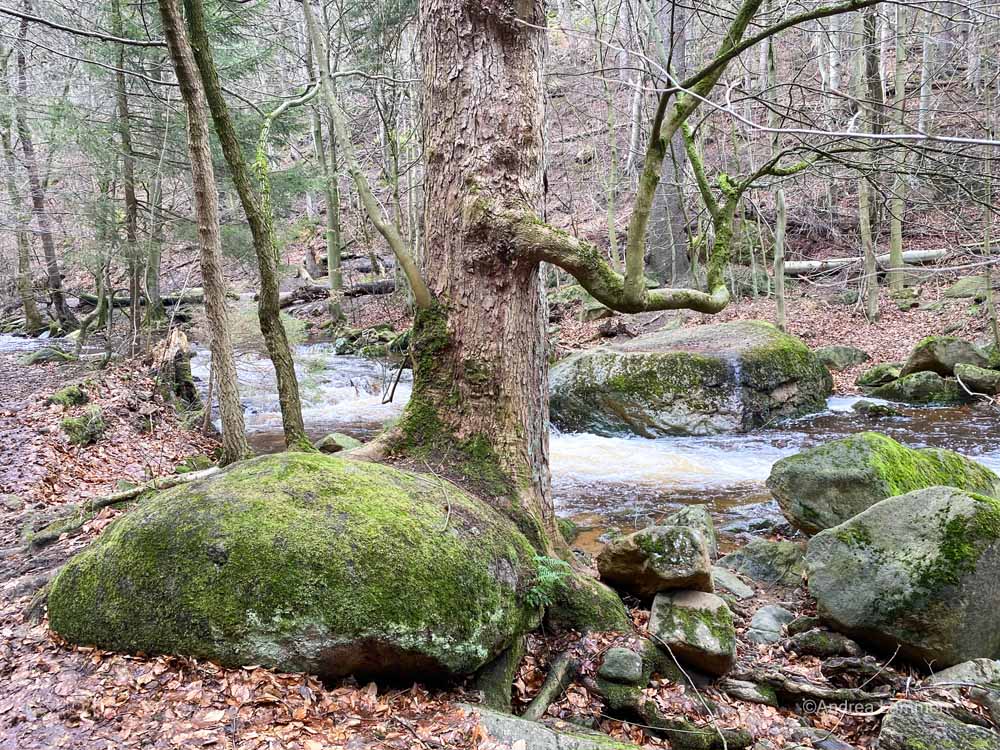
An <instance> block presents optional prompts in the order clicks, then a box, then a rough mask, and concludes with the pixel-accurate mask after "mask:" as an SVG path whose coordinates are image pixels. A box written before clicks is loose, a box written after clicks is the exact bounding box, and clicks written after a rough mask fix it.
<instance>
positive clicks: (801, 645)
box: [785, 628, 863, 659]
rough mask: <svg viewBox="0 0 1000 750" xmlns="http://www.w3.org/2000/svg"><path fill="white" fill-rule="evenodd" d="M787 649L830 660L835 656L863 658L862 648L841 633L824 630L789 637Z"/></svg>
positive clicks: (809, 631) (786, 644)
mask: <svg viewBox="0 0 1000 750" xmlns="http://www.w3.org/2000/svg"><path fill="white" fill-rule="evenodd" d="M785 648H787V649H788V650H789V651H794V652H795V653H796V654H799V655H800V656H818V657H819V658H820V659H829V658H831V657H834V656H861V654H862V653H863V652H862V651H861V647H860V646H859V645H858V644H857V643H855V642H854V641H852V640H851V639H850V638H848V637H847V636H845V635H842V634H840V633H831V632H830V631H829V630H823V629H822V628H812V629H811V630H806V631H804V632H802V633H796V634H795V635H793V636H791V637H789V639H788V641H786V643H785Z"/></svg>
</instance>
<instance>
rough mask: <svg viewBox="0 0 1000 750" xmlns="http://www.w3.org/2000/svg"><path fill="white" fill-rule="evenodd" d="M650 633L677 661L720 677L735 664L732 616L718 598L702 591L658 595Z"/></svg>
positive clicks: (734, 628) (650, 622)
mask: <svg viewBox="0 0 1000 750" xmlns="http://www.w3.org/2000/svg"><path fill="white" fill-rule="evenodd" d="M649 632H650V633H653V634H654V635H655V636H656V638H657V642H658V643H660V644H662V645H663V646H664V647H668V648H669V649H670V651H671V652H673V653H674V654H675V655H676V656H677V658H678V659H680V660H681V661H683V662H686V663H687V664H690V665H691V666H693V667H695V668H696V669H699V670H701V671H702V672H706V673H708V674H712V675H723V674H725V673H726V672H728V671H729V670H730V669H732V667H733V664H734V663H735V661H736V627H735V625H734V624H733V613H732V612H731V611H730V610H729V606H728V605H727V604H726V603H725V601H723V600H722V598H721V597H718V596H716V595H715V594H707V593H705V592H703V591H678V592H671V593H663V594H657V596H656V599H654V600H653V608H652V612H651V614H650V618H649Z"/></svg>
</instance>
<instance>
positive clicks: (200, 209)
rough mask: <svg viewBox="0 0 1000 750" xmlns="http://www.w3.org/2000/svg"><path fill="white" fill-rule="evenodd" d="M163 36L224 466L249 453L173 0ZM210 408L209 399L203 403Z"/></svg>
mask: <svg viewBox="0 0 1000 750" xmlns="http://www.w3.org/2000/svg"><path fill="white" fill-rule="evenodd" d="M159 7H160V16H161V18H162V20H163V31H164V36H165V37H166V40H167V45H168V47H169V49H170V56H171V58H172V60H173V63H174V70H175V71H176V74H177V83H178V84H179V86H180V89H181V96H182V97H183V99H184V105H185V107H186V109H187V115H188V150H189V152H190V156H191V181H192V183H193V186H194V204H195V213H196V215H197V220H198V237H199V239H200V241H201V274H202V277H203V281H204V285H205V314H206V317H207V318H208V323H209V330H210V331H211V350H212V371H213V375H214V380H215V383H216V384H217V386H218V393H219V412H220V414H221V416H222V459H221V460H220V464H222V465H226V464H229V463H232V462H234V461H239V460H242V459H243V458H245V457H247V456H248V455H250V447H249V446H248V445H247V440H246V433H245V429H246V428H245V424H244V422H243V407H242V406H241V404H240V392H239V383H238V381H237V377H236V361H235V358H234V356H233V342H232V339H231V337H230V333H229V316H228V314H227V311H226V294H225V280H224V279H223V277H222V241H221V237H220V233H219V197H218V191H217V188H216V185H215V170H214V167H213V166H212V150H211V147H210V143H209V137H208V111H207V109H206V106H205V91H204V89H203V88H202V84H201V78H200V77H199V74H198V66H197V64H196V63H195V59H194V53H193V52H192V50H191V43H190V42H189V41H188V36H187V32H186V31H185V29H184V22H183V20H182V18H181V10H180V7H179V6H178V0H159ZM206 409H211V403H209V404H207V405H206Z"/></svg>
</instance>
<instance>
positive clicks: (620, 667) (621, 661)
mask: <svg viewBox="0 0 1000 750" xmlns="http://www.w3.org/2000/svg"><path fill="white" fill-rule="evenodd" d="M597 675H598V677H601V678H602V679H605V680H609V681H610V682H617V683H619V684H621V685H637V686H638V687H646V686H645V685H644V684H642V678H643V676H644V675H643V668H642V654H640V653H638V652H637V651H633V650H632V649H630V648H622V647H620V646H619V647H615V648H609V649H608V650H607V651H606V652H605V653H604V658H603V659H601V666H600V667H599V668H598V670H597ZM646 679H647V681H648V679H649V678H648V675H646Z"/></svg>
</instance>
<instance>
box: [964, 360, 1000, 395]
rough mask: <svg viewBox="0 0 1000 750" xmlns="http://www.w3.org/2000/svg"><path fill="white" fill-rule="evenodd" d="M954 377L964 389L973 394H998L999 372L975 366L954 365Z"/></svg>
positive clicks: (999, 385) (999, 389)
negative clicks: (960, 382)
mask: <svg viewBox="0 0 1000 750" xmlns="http://www.w3.org/2000/svg"><path fill="white" fill-rule="evenodd" d="M955 377H956V378H957V379H959V380H961V381H962V383H964V384H965V387H966V388H968V389H969V390H970V391H974V392H975V393H983V394H986V395H987V396H996V395H997V394H1000V370H988V369H986V368H985V367H977V366H976V365H967V364H958V365H955Z"/></svg>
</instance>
